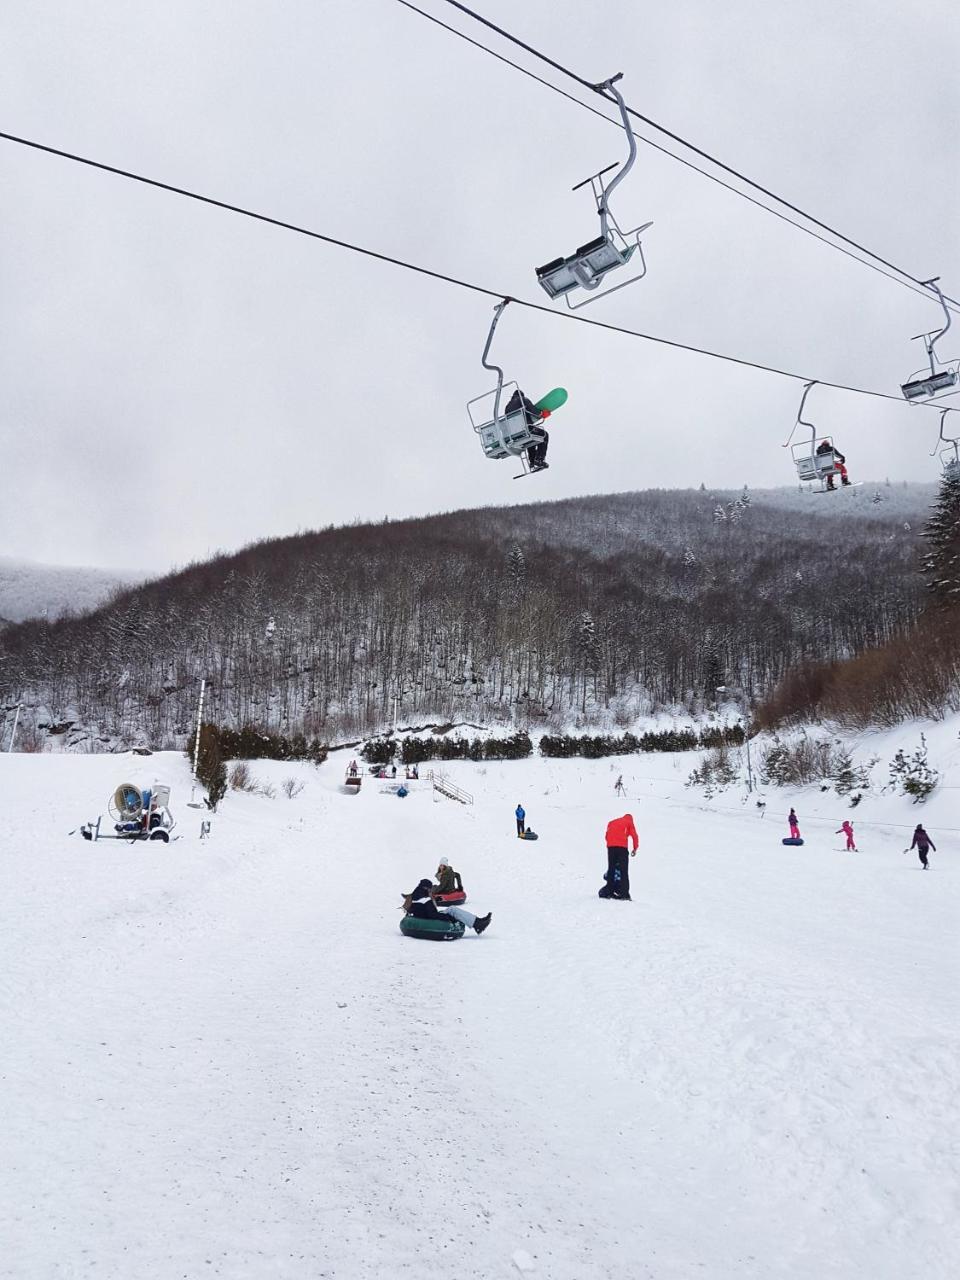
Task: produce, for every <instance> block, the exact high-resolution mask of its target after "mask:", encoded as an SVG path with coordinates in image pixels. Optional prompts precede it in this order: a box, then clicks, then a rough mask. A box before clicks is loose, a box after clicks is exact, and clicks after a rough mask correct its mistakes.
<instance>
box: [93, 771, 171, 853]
mask: <svg viewBox="0 0 960 1280" xmlns="http://www.w3.org/2000/svg"><path fill="white" fill-rule="evenodd" d="M107 812H108V813H109V815H110V817H111V818H112V819H113V832H112V833H110V832H107V831H101V829H100V827H101V822H102V819H101V818H97V820H96V822H85V823H84V824H83V825H82V826H81V828H80V834H81V835H82V836H83V838H84V840H161V841H162V842H163V843H164V844H166V843H167V842H168V841H169V839H170V832H171V831H172V830H173V828H174V826H175V825H176V823H175V822H174V818H173V814H172V813H171V812H170V788H169V787H167V786H164V785H163V784H161V783H154V785H153V786H152V787H144V788H143V790H142V791H141V789H140V788H139V787H135V786H134V785H133V783H132V782H122V783H121V784H120V786H119V787H117V789H116V791H114V793H113V795H112V796H111V797H110V800H109V802H108V804H107Z"/></svg>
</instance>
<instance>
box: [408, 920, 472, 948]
mask: <svg viewBox="0 0 960 1280" xmlns="http://www.w3.org/2000/svg"><path fill="white" fill-rule="evenodd" d="M400 932H401V933H402V934H403V935H404V937H407V938H429V939H431V940H432V941H433V942H456V940H457V938H462V937H463V925H462V924H461V923H460V921H459V920H453V919H450V920H421V919H420V917H419V916H404V917H403V919H402V920H401V921H400Z"/></svg>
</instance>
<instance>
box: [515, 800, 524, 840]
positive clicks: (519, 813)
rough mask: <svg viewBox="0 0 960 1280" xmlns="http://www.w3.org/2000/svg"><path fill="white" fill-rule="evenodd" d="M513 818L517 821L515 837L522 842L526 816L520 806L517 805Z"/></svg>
mask: <svg viewBox="0 0 960 1280" xmlns="http://www.w3.org/2000/svg"><path fill="white" fill-rule="evenodd" d="M515 816H516V819H517V835H518V836H519V837H520V839H521V840H522V839H523V835H524V832H525V831H526V829H527V827H526V821H527V815H526V813H525V812H524V808H523V805H522V804H518V805H517V808H516V813H515Z"/></svg>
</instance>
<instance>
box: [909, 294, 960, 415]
mask: <svg viewBox="0 0 960 1280" xmlns="http://www.w3.org/2000/svg"><path fill="white" fill-rule="evenodd" d="M938 279H939V277H936V278H935V279H933V280H926V281H924V283H925V284H926V286H927V288H929V289H932V290H933V292H934V293H935V294H936V295H937V297H938V298H939V300H940V305H941V307H943V314H944V316H945V317H946V321H947V322H946V324H945V325H944V326H943V328H942V329H938V330H936V331H935V332H933V333H918V334H916V335H915V336H914V337H913V338H912V339H911V341H912V342H917V341H920V340H922V341H923V345H924V347H925V348H926V352H927V360H928V362H929V364H930V371H929V373H928V372H927V370H926V369H918V370H917V372H916V373H913V374H911V375H910V379H909V381H907V382H905V383H903V385H902V386H901V388H900V390H901V392H902V393H903V398H904V399H905V400H909V401H911V403H917V402H918V401H923V400H935V399H939V398H940V397H942V396H952V395H955V394H956V393H957V392H958V391H960V386H958V383H960V359H956V360H948V361H947V362H946V363H943V362H941V361H940V360H938V359H937V353H936V345H937V343H938V342H939V341H940V339H941V338H942V337H943V335H944V334H945V333H946V332H947V330H948V329H949V328H950V321H951V318H952V317H951V315H950V310H949V308H948V307H947V304H946V302H945V301H944V299H943V294H942V292H941V291H940V286H939V285H938V284H937V280H938Z"/></svg>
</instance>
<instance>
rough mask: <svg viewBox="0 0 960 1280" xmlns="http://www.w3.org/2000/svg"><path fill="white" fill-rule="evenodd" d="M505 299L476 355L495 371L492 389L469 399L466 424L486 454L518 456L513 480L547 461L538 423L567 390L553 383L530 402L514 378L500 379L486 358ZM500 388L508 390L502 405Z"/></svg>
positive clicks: (563, 401) (562, 400) (544, 438)
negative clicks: (511, 379) (468, 422)
mask: <svg viewBox="0 0 960 1280" xmlns="http://www.w3.org/2000/svg"><path fill="white" fill-rule="evenodd" d="M509 301H510V299H509V298H504V299H503V301H502V302H498V303H497V305H496V306H495V307H494V310H493V321H492V323H491V325H490V332H489V333H488V334H487V341H486V343H485V344H484V348H483V355H482V356H481V357H480V363H481V364H482V365H483V367H484V369H489V370H490V372H491V373H495V374H496V375H497V385H496V389H495V390H493V391H486V392H484V394H483V395H481V396H476V397H475V398H474V399H473V400H471V401H469V402H468V404H467V415H468V417H469V418H470V425H471V426H472V427H473V429H474V431H475V432H476V433H477V435H478V436H479V437H480V447H481V449H483V452H484V455H485V456H486V457H488V458H494V459H500V458H519V459H520V463H521V465H522V467H523V470H522V471H521V472H520V474H519V475H517V476H514V479H515V480H520V479H522V477H523V476H526V475H531V474H533V473H534V472H536V471H545V470H546V469H547V467H548V465H549V464H548V463H547V461H546V453H547V445H548V444H549V439H550V438H549V436H548V435H547V433H546V431H545V430H544V429H543V426H542V425H541V424H542V423H543V422H544V421H545V420H546V419H547V418H549V417H550V415H551V413H553V412H554V410H555V409H559V408H560V406H561V405H563V404H566V401H567V393H566V391H565V390H564V389H563V387H554V389H553V390H552V391H549V392H547V394H546V395H545V396H542V397H541V398H540V399H539V400H538V401H537V402H536V403H535V404H534V403H532V402H531V401H530V400H528V399H527V397H526V396H525V395H524V394H523V392H522V391H521V390H520V388H519V386H518V385H517V384H516V382H504V375H503V370H502V369H501V368H500V366H499V365H496V364H489V363H488V362H487V356H488V355H489V354H490V344H491V343H492V342H493V335H494V333H495V332H496V329H497V324H498V323H499V320H500V316H501V315H502V314H503V309H504V307H505V306H506V305H507V303H508V302H509ZM504 392H510V395H509V397H508V398H507V400H506V407H504Z"/></svg>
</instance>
